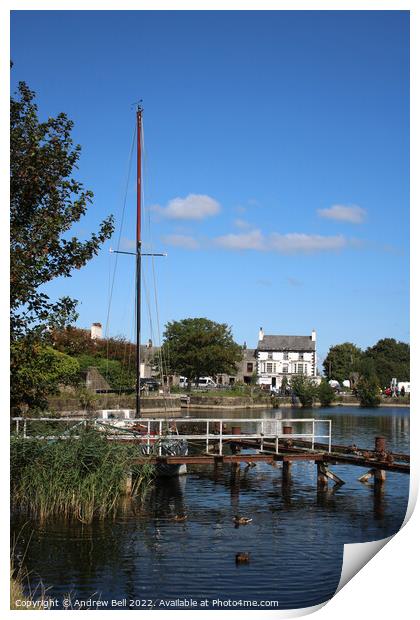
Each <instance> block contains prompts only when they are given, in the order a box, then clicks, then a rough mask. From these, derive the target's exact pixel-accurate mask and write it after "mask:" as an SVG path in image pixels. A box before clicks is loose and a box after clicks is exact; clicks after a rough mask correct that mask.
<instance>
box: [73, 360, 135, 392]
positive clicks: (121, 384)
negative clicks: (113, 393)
mask: <svg viewBox="0 0 420 620" xmlns="http://www.w3.org/2000/svg"><path fill="white" fill-rule="evenodd" d="M75 359H76V360H77V362H78V364H79V366H80V370H87V369H88V368H89V367H91V366H94V367H95V368H97V369H98V371H99V372H100V373H101V375H102V376H103V377H104V379H105V380H106V381H107V382H108V383H109V385H110V386H111V388H112V389H113V390H119V389H121V388H131V387H133V386H134V385H135V383H136V372H135V360H133V361H132V364H131V367H130V368H128V367H127V366H124V365H123V364H122V362H120V361H118V360H112V359H108V360H107V359H106V358H103V357H99V356H98V355H96V356H95V355H87V354H82V355H77V356H76V357H75Z"/></svg>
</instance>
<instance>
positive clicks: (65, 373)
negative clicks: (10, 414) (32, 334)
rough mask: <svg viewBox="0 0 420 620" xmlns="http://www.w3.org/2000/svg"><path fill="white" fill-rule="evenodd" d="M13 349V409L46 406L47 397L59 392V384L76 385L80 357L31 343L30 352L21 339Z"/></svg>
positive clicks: (11, 395)
mask: <svg viewBox="0 0 420 620" xmlns="http://www.w3.org/2000/svg"><path fill="white" fill-rule="evenodd" d="M11 348H12V356H11V357H12V362H11V374H12V377H13V381H11V394H10V398H11V404H12V408H15V407H20V408H22V405H24V407H30V408H39V407H42V408H44V407H46V406H47V404H48V401H47V398H48V396H51V395H53V394H56V393H57V392H58V389H59V386H60V384H64V385H74V384H75V383H76V382H77V381H78V379H79V372H80V367H79V364H78V362H77V360H75V359H73V358H71V357H70V356H68V355H65V353H60V352H59V351H55V350H54V349H53V348H52V347H48V346H43V345H40V344H38V343H35V342H32V343H31V347H30V355H28V343H27V342H26V341H25V340H20V341H16V342H14V343H12V346H11Z"/></svg>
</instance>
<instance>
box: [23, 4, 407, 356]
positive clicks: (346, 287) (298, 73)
mask: <svg viewBox="0 0 420 620" xmlns="http://www.w3.org/2000/svg"><path fill="white" fill-rule="evenodd" d="M11 58H12V60H13V63H14V66H13V69H12V71H11V86H12V92H13V91H14V90H15V88H16V85H17V83H18V82H19V80H24V81H26V82H27V83H28V85H29V86H30V87H31V88H32V89H33V90H35V91H36V94H37V97H36V98H37V103H38V106H39V116H40V118H41V119H45V118H47V117H49V116H55V115H56V114H58V113H59V112H62V111H63V112H66V113H67V115H68V116H69V117H70V118H71V119H72V120H73V121H74V122H75V126H74V131H73V137H74V140H75V142H76V143H79V144H81V146H82V154H81V158H80V161H79V169H78V170H77V171H75V175H74V176H75V177H76V178H77V179H78V180H80V181H82V182H83V183H84V185H85V187H86V188H89V189H91V190H92V191H93V192H94V194H95V198H94V202H93V205H92V206H91V207H90V209H89V212H88V214H87V215H86V216H85V217H84V218H83V219H82V220H80V222H78V223H77V224H75V226H74V230H73V231H72V233H74V234H76V235H77V236H79V237H80V238H87V237H88V236H89V234H90V233H91V232H93V231H95V230H97V228H98V226H99V223H100V222H101V220H102V219H104V218H105V217H106V216H107V215H108V214H110V213H113V214H114V215H115V217H116V220H117V230H116V233H115V234H114V237H113V239H111V240H110V241H109V242H107V243H105V244H104V246H103V249H102V251H101V252H100V254H99V255H98V257H96V258H95V259H93V260H92V261H91V262H90V263H89V264H88V265H87V266H86V267H84V268H83V269H81V270H80V271H76V272H74V273H73V275H72V277H71V278H67V279H60V280H56V281H54V282H52V283H50V284H49V285H48V287H47V292H48V294H49V295H50V296H51V297H52V298H58V297H60V296H63V295H70V296H72V297H74V298H76V299H78V300H79V301H80V304H79V314H80V316H79V320H78V325H79V326H80V327H89V326H90V324H91V323H92V322H101V323H102V324H103V326H104V328H105V329H106V333H107V334H109V335H125V336H127V337H129V338H132V337H133V333H134V325H133V324H134V259H133V257H130V256H125V255H120V256H118V257H117V256H116V254H111V253H110V251H109V250H110V248H114V249H117V247H118V246H119V247H120V249H123V250H130V249H132V247H133V239H134V237H135V207H136V194H135V191H136V190H135V170H134V168H135V166H134V165H133V164H134V162H132V165H131V168H130V152H131V146H132V141H133V131H134V125H135V107H134V106H133V104H134V102H136V101H138V100H139V99H142V100H143V107H144V203H143V207H144V208H143V241H144V247H145V248H146V249H150V248H152V249H153V251H156V252H160V251H162V252H167V254H168V255H167V257H164V258H156V259H155V260H154V262H153V263H152V262H151V259H146V258H145V259H144V261H143V262H144V295H143V301H144V304H143V324H142V334H143V337H142V340H143V341H146V340H147V338H149V337H150V336H151V337H152V339H153V341H154V342H157V341H158V339H159V336H161V334H162V332H163V330H164V325H165V324H166V323H167V322H168V321H172V320H179V319H183V318H187V317H198V316H205V317H207V318H209V319H211V320H214V321H218V322H224V323H227V324H228V325H229V326H231V327H232V333H233V336H234V338H235V340H236V341H237V342H239V343H241V344H242V343H243V342H244V341H245V342H246V343H247V345H248V347H254V346H256V344H257V339H258V329H259V327H260V326H262V327H263V329H264V331H265V333H267V334H291V335H310V333H311V330H312V329H315V330H316V331H317V343H318V344H317V350H318V354H319V357H320V358H321V359H322V357H323V356H325V355H326V353H327V351H328V349H329V347H330V346H332V345H334V344H338V343H341V342H345V341H350V342H354V343H355V344H357V345H358V346H360V347H362V348H365V347H367V346H371V345H373V344H374V343H375V342H376V341H377V340H379V339H380V338H385V337H393V338H396V339H397V340H402V341H405V342H407V341H408V340H409V13H408V12H407V11H261V12H259V11H223V12H221V11H197V12H195V11H174V12H171V11H156V12H155V11H14V12H12V17H11ZM124 203H125V209H124ZM123 212H124V218H122V214H123ZM120 227H121V228H120ZM114 273H115V276H114ZM112 282H113V285H112ZM155 282H156V297H157V299H158V304H157V308H158V312H157V313H156V309H155V291H154V287H155ZM111 289H112V299H111V295H110V291H111ZM110 299H111V304H110ZM148 300H150V307H151V310H150V312H149V304H148ZM149 315H150V316H149Z"/></svg>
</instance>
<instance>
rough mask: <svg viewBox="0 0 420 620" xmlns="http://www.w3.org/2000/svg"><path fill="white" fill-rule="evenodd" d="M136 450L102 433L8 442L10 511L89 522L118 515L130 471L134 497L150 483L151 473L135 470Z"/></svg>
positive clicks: (150, 470)
mask: <svg viewBox="0 0 420 620" xmlns="http://www.w3.org/2000/svg"><path fill="white" fill-rule="evenodd" d="M135 456H138V451H137V450H136V448H135V446H132V445H121V444H117V443H115V442H112V441H108V440H107V438H106V435H105V433H103V432H98V431H95V430H89V429H87V430H84V431H81V430H78V437H72V436H70V437H69V438H68V439H65V440H63V439H62V440H54V441H43V440H37V439H23V438H21V437H16V436H14V437H13V436H12V438H11V502H12V507H13V508H15V509H19V510H21V511H24V512H26V513H27V514H29V515H31V516H33V517H37V518H39V519H42V520H43V519H46V518H48V517H51V516H55V515H59V516H61V517H65V518H76V519H78V520H80V521H82V522H83V523H90V522H92V520H93V519H94V518H95V517H98V518H104V517H106V516H108V515H110V514H111V515H112V514H114V515H115V513H116V511H117V508H118V502H119V499H120V497H121V495H122V494H123V493H124V484H123V483H124V481H125V480H126V479H127V476H128V475H129V474H130V473H131V472H133V476H134V485H133V487H132V491H131V493H132V496H138V495H139V494H140V493H141V492H142V491H143V490H144V489H145V488H146V487H147V486H148V484H149V483H150V482H151V480H152V478H153V475H154V468H153V466H152V465H150V464H149V463H146V464H144V465H141V466H136V468H135V469H134V471H133V467H132V465H131V462H132V459H133V458H134V457H135Z"/></svg>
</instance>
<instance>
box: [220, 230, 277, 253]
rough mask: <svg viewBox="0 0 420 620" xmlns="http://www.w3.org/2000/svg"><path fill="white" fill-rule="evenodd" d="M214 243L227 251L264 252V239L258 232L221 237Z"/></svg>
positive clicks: (252, 231)
mask: <svg viewBox="0 0 420 620" xmlns="http://www.w3.org/2000/svg"><path fill="white" fill-rule="evenodd" d="M214 243H215V244H216V245H218V246H220V247H222V248H226V249H227V250H264V249H265V248H264V238H263V235H262V234H261V231H260V230H251V231H250V232H248V233H239V234H234V233H231V234H230V235H223V236H222V237H217V238H216V239H214Z"/></svg>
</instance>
